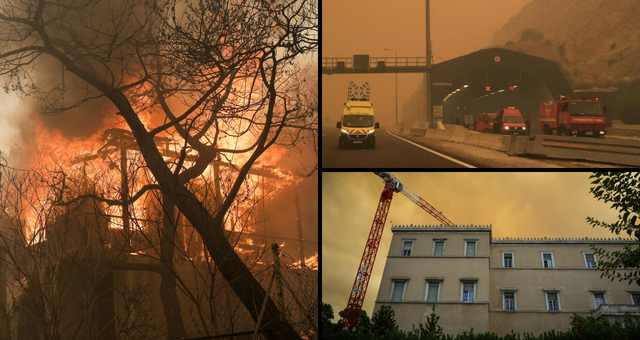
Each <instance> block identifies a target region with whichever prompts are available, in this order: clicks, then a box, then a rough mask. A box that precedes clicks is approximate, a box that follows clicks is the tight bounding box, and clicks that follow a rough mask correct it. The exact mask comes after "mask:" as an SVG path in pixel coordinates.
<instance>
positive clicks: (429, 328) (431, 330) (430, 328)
mask: <svg viewBox="0 0 640 340" xmlns="http://www.w3.org/2000/svg"><path fill="white" fill-rule="evenodd" d="M439 319H440V317H439V316H438V315H437V314H436V306H435V305H434V306H433V310H432V311H431V315H430V316H427V324H426V325H424V326H423V325H422V324H420V339H426V337H427V335H432V336H433V337H432V338H435V339H440V338H442V327H441V326H440V325H438V320H439Z"/></svg>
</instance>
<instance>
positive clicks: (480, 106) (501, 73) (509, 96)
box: [431, 48, 574, 131]
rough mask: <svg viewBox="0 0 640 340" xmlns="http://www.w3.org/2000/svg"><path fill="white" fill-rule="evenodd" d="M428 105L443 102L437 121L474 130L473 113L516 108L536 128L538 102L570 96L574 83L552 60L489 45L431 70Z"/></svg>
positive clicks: (437, 65) (534, 129) (435, 66)
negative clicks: (456, 123) (462, 125)
mask: <svg viewBox="0 0 640 340" xmlns="http://www.w3.org/2000/svg"><path fill="white" fill-rule="evenodd" d="M432 74H433V82H434V86H433V91H432V96H431V99H432V103H434V105H442V106H443V117H442V120H443V121H444V122H445V123H452V122H456V121H457V119H458V118H459V119H460V122H461V123H462V124H465V123H466V124H465V125H466V126H468V127H469V126H470V127H471V128H472V129H473V125H472V123H473V117H474V116H475V115H476V114H478V113H482V112H496V111H498V110H499V109H500V108H501V107H515V108H517V109H519V110H520V111H521V112H522V116H523V117H524V118H525V119H526V118H527V117H528V118H529V119H531V127H532V128H533V131H536V128H537V125H538V110H539V106H540V103H541V102H545V101H549V100H552V99H553V98H554V97H555V96H558V95H569V96H571V95H573V89H574V87H573V85H572V84H571V82H570V80H569V79H568V77H566V75H565V73H564V71H563V70H562V68H561V67H560V65H559V64H558V63H556V62H554V61H552V60H547V59H543V58H538V57H534V56H531V55H528V54H524V53H519V52H514V51H510V50H505V49H500V48H492V49H485V50H480V51H477V52H474V53H471V54H468V55H465V56H462V57H458V58H455V59H452V60H449V61H446V62H443V63H440V64H436V65H434V66H433V68H432Z"/></svg>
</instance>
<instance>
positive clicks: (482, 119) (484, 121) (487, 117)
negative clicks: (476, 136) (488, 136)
mask: <svg viewBox="0 0 640 340" xmlns="http://www.w3.org/2000/svg"><path fill="white" fill-rule="evenodd" d="M496 116H497V114H496V113H478V115H477V116H476V122H475V128H474V129H475V130H476V131H478V132H493V123H494V122H495V121H496Z"/></svg>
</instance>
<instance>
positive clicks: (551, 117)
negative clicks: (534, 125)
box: [540, 96, 607, 138]
mask: <svg viewBox="0 0 640 340" xmlns="http://www.w3.org/2000/svg"><path fill="white" fill-rule="evenodd" d="M605 113H606V110H605V108H603V107H602V102H600V101H599V100H598V99H597V98H596V100H588V99H586V98H582V99H572V98H569V97H565V96H558V97H557V98H556V100H555V101H550V102H546V103H541V104H540V129H542V131H543V132H544V133H545V134H549V135H554V134H558V135H569V136H586V137H601V138H604V136H605V135H606V127H607V122H606V118H605Z"/></svg>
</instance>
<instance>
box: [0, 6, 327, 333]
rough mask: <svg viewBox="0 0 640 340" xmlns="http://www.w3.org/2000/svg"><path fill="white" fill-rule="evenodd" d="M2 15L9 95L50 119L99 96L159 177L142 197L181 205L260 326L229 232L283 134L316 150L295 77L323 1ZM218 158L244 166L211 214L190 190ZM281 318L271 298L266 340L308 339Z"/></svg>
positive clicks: (2, 11)
mask: <svg viewBox="0 0 640 340" xmlns="http://www.w3.org/2000/svg"><path fill="white" fill-rule="evenodd" d="M1 6H2V7H1V8H0V30H1V31H2V32H5V33H4V35H3V37H2V38H0V39H2V43H3V47H2V49H1V50H0V61H1V62H0V75H2V76H5V79H6V83H5V90H7V91H9V90H12V91H15V92H16V93H21V94H24V95H34V96H36V97H37V98H39V99H41V103H42V106H41V111H42V113H43V114H58V113H61V112H65V111H68V110H70V109H74V108H78V107H81V106H82V105H83V104H84V103H86V102H88V101H92V100H96V99H97V98H101V99H106V100H107V101H108V102H109V103H111V104H112V105H113V107H114V112H117V119H116V120H119V121H120V123H122V124H125V125H126V127H127V128H128V129H129V130H130V131H131V132H132V135H133V137H134V138H135V143H136V144H137V147H138V148H139V150H140V152H141V154H142V156H143V158H144V161H145V165H146V168H147V169H148V170H149V171H150V173H151V174H152V176H153V180H154V185H153V186H148V187H145V188H142V189H141V190H142V191H149V190H159V191H160V192H161V193H162V196H163V197H165V198H166V199H167V200H170V201H171V202H173V204H175V206H176V207H177V209H178V210H179V211H180V213H181V214H183V215H184V216H185V217H186V218H187V219H188V220H189V222H190V223H191V225H193V227H194V228H195V229H196V231H197V232H198V234H199V235H200V236H201V238H202V240H203V243H204V245H205V247H206V249H207V251H208V254H209V255H210V256H211V258H212V259H213V261H214V262H215V264H216V266H217V270H219V272H220V273H221V274H222V275H223V276H224V278H225V280H226V281H227V282H229V283H230V285H231V287H232V288H233V290H234V292H235V294H237V296H238V297H239V299H240V301H241V302H242V304H243V305H244V307H245V308H246V309H247V310H248V312H249V313H250V314H251V316H252V318H253V319H254V320H255V321H256V322H257V320H258V314H259V311H260V307H261V306H262V304H263V301H264V297H265V294H266V292H265V289H264V288H263V287H262V286H261V285H260V283H259V282H258V281H257V280H256V279H255V278H254V277H253V275H252V274H251V272H250V271H249V270H248V269H247V267H246V265H245V264H244V263H243V262H242V260H241V259H240V257H239V256H238V254H237V253H236V252H235V251H234V249H233V246H232V245H231V244H230V243H229V241H228V239H227V237H226V236H225V233H224V222H225V218H226V217H227V213H228V212H229V209H230V207H231V206H232V204H233V202H234V201H235V200H236V199H238V193H239V191H240V189H241V187H242V186H243V184H244V183H245V180H246V177H247V175H248V173H249V171H250V169H251V168H252V167H253V166H254V164H255V163H256V161H257V160H258V158H259V157H260V156H261V155H263V154H264V153H265V152H266V151H267V150H268V149H269V148H270V147H272V146H273V145H277V144H278V143H280V142H281V140H280V139H279V137H280V136H281V135H286V132H291V131H297V130H300V131H302V132H301V134H307V135H308V137H307V138H306V139H303V138H300V140H307V141H309V140H311V141H313V143H315V141H317V137H316V134H317V119H314V118H313V117H315V116H317V106H316V108H314V107H312V106H311V107H309V106H307V105H308V104H309V103H308V102H306V101H304V100H301V99H299V97H298V96H297V94H298V92H299V90H300V88H301V84H303V83H304V82H305V79H299V78H296V77H297V75H298V68H297V66H296V63H295V62H296V60H297V58H298V57H299V56H301V55H304V54H307V53H310V52H313V51H315V50H316V49H317V44H318V41H317V32H318V29H317V27H318V20H317V15H318V13H317V3H316V2H315V1H313V0H282V1H264V0H260V1H258V0H256V1H252V0H227V1H213V0H200V1H186V2H176V1H142V0H121V1H117V2H114V1H94V0H68V1H46V0H18V1H11V2H4V3H3V4H2V5H1ZM43 62H46V63H50V64H54V65H59V66H61V72H60V73H59V77H57V79H58V84H55V85H51V82H52V81H51V80H49V81H48V82H39V79H38V77H37V75H38V71H41V69H40V68H38V66H39V65H41V64H39V63H43ZM54 79H55V77H54ZM43 84H44V85H43ZM47 86H48V87H47ZM71 89H75V91H74V92H73V96H72V95H70V93H71ZM65 94H66V96H65ZM316 103H317V101H316ZM311 104H313V102H311ZM149 115H157V116H159V118H154V119H146V118H148V117H149ZM143 121H144V122H143ZM289 135H291V136H298V134H296V133H293V134H289ZM158 136H162V137H166V138H170V139H171V140H172V141H173V142H174V143H175V145H177V147H176V149H175V150H173V151H174V152H175V153H176V154H177V155H179V157H177V160H176V161H175V162H166V161H165V159H164V158H163V154H162V153H161V151H160V150H159V148H158V146H157V145H156V143H155V140H154V138H155V137H158ZM289 142H290V141H286V143H289ZM238 158H240V160H238ZM215 160H220V161H223V160H226V161H228V162H230V163H232V162H234V161H235V162H239V163H240V164H239V165H238V166H237V172H236V175H235V176H234V178H233V179H232V183H233V185H232V186H231V190H230V191H229V192H228V193H227V195H226V196H225V197H221V199H220V201H219V204H218V205H216V207H215V209H212V207H210V206H209V207H208V206H207V205H206V204H204V202H203V201H202V200H201V199H200V198H199V197H198V195H197V194H196V192H195V191H194V190H193V188H192V186H191V185H190V184H191V183H192V181H193V180H194V179H196V178H198V176H200V175H202V174H203V173H204V172H205V171H206V169H207V167H208V166H209V164H211V163H212V162H214V161H215ZM316 168H317V165H316ZM61 190H62V192H61V193H59V194H60V195H63V192H64V190H65V188H64V186H62V187H61ZM143 193H144V192H137V193H132V194H131V196H134V197H135V196H137V195H139V194H143ZM93 199H96V200H98V201H100V200H103V198H101V197H99V196H96V197H93ZM125 211H126V209H125ZM168 255H169V254H168ZM165 283H166V284H168V285H169V288H171V287H172V286H173V284H172V283H171V282H165ZM279 315H280V312H279V311H278V308H277V307H276V305H275V303H274V302H273V301H272V300H271V299H268V300H267V305H266V309H265V312H264V316H263V319H262V325H264V326H263V331H264V332H265V333H266V335H267V337H269V338H271V339H293V338H300V336H299V334H298V333H297V332H296V331H295V330H294V329H293V328H292V327H291V325H290V324H289V323H288V322H287V321H286V320H282V319H281V318H280V317H279Z"/></svg>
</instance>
